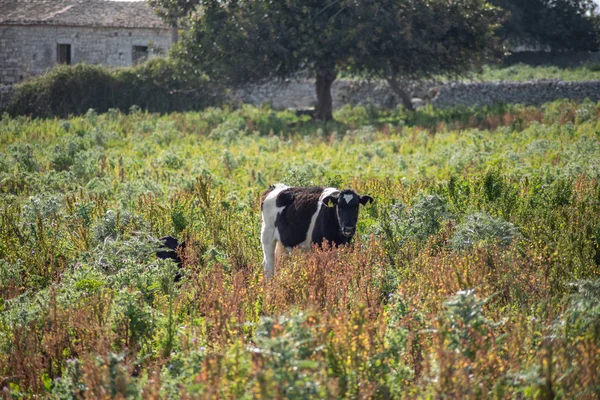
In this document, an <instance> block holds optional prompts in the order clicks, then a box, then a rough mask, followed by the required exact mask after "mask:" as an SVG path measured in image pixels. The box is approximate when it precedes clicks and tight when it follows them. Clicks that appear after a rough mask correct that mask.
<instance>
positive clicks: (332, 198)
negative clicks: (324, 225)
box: [323, 193, 340, 208]
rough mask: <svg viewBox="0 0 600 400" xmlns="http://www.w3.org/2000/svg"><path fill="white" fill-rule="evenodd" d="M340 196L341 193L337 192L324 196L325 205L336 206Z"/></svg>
mask: <svg viewBox="0 0 600 400" xmlns="http://www.w3.org/2000/svg"><path fill="white" fill-rule="evenodd" d="M339 196H340V195H339V193H337V194H331V195H329V196H327V197H324V198H323V204H324V205H325V207H329V208H331V207H335V205H336V204H337V202H338V198H339Z"/></svg>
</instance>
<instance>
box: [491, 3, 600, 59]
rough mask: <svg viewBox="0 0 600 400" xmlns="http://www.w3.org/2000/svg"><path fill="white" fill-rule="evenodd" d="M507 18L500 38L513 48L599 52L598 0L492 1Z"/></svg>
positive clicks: (599, 24) (599, 21) (500, 31)
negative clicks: (530, 47)
mask: <svg viewBox="0 0 600 400" xmlns="http://www.w3.org/2000/svg"><path fill="white" fill-rule="evenodd" d="M490 3H491V4H493V5H495V6H497V7H500V8H502V9H503V10H505V12H506V18H505V20H504V22H503V24H502V27H501V28H500V29H499V31H498V34H499V36H500V37H501V38H502V39H504V40H508V41H509V42H510V43H512V44H513V45H515V44H516V45H518V44H521V45H522V44H524V45H529V46H533V47H541V48H549V49H551V50H552V51H555V52H561V51H572V50H574V51H597V50H598V47H599V46H600V14H598V5H597V3H596V2H595V1H594V0H529V1H526V2H525V1H522V0H490Z"/></svg>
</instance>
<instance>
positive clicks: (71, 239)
mask: <svg viewBox="0 0 600 400" xmlns="http://www.w3.org/2000/svg"><path fill="white" fill-rule="evenodd" d="M599 116H600V104H593V103H583V104H576V103H570V102H557V103H552V104H548V105H546V106H544V107H542V108H531V107H529V108H525V107H512V106H506V107H493V108H483V109H454V110H444V111H434V110H432V109H429V108H424V109H421V110H420V111H418V112H416V113H406V112H404V111H402V110H396V111H389V112H378V111H376V110H371V109H364V108H360V107H358V108H354V109H352V108H349V107H345V108H343V109H341V110H339V111H337V113H336V115H335V117H336V119H337V122H335V123H328V124H316V123H313V122H309V121H306V120H304V119H301V118H298V117H296V116H295V115H293V114H290V113H286V112H273V111H271V110H269V109H257V108H251V107H243V108H241V109H237V110H221V109H207V110H205V111H203V112H196V113H185V114H170V115H164V116H159V115H154V114H146V113H143V112H139V111H135V110H133V111H132V112H131V113H129V114H128V115H126V114H122V113H118V112H112V111H110V112H108V113H106V114H103V115H97V114H96V113H94V112H93V111H90V112H88V113H87V114H86V115H85V116H82V117H74V118H71V119H68V120H59V119H49V120H30V119H28V118H17V119H11V118H8V117H7V116H4V117H2V119H1V120H0V299H1V300H3V301H2V302H0V307H1V316H0V377H1V379H2V386H3V393H4V395H5V396H6V397H13V398H32V397H34V396H40V397H43V398H46V397H49V398H61V399H62V398H64V399H67V398H69V399H70V398H79V397H86V398H144V399H150V398H235V399H238V398H303V399H306V398H382V399H385V398H540V399H548V398H554V397H556V398H590V399H591V398H598V396H600V383H599V382H600V181H599V179H600V119H599ZM275 182H285V183H287V184H290V185H313V184H318V185H335V186H337V187H344V188H345V187H351V188H354V189H355V190H356V191H357V192H359V193H361V194H369V195H371V196H372V197H374V198H375V203H374V204H373V205H370V206H367V207H365V208H363V209H362V211H361V215H360V217H359V226H358V233H357V236H356V238H355V239H356V240H355V242H354V244H353V245H352V246H347V247H343V248H338V249H331V248H327V247H325V248H324V249H322V250H316V249H315V250H314V251H312V252H308V253H307V252H300V251H294V252H292V253H291V254H290V255H289V256H288V257H286V258H285V259H284V260H282V263H281V266H280V268H279V269H278V270H277V271H276V276H275V278H274V279H273V280H272V281H270V282H268V283H265V282H264V281H263V278H262V267H261V261H262V252H261V248H260V238H259V233H260V212H259V205H258V200H259V196H260V193H261V192H262V191H263V190H265V189H266V187H267V186H268V185H269V184H270V183H275ZM164 235H173V236H176V237H178V238H180V239H185V240H186V243H187V247H186V250H185V263H184V267H183V270H182V273H183V278H182V279H181V280H179V281H177V282H175V281H174V279H173V278H174V276H175V275H176V273H177V267H176V265H175V264H173V263H172V262H170V261H164V260H157V259H156V258H155V257H154V252H155V251H156V249H157V247H158V244H157V240H156V239H155V238H157V237H161V236H164Z"/></svg>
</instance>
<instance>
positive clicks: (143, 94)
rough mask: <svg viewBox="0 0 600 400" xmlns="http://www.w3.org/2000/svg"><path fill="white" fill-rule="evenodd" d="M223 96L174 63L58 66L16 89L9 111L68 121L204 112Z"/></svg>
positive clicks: (169, 60)
mask: <svg viewBox="0 0 600 400" xmlns="http://www.w3.org/2000/svg"><path fill="white" fill-rule="evenodd" d="M220 97H221V96H220V94H219V92H218V91H217V90H216V88H215V87H214V86H212V85H209V83H208V82H207V81H206V79H204V78H203V77H202V76H198V75H191V74H190V73H189V72H186V71H185V70H184V69H183V68H182V67H181V66H180V65H179V64H177V63H176V62H175V61H173V60H171V59H163V58H155V59H152V60H150V61H148V62H146V63H144V64H141V65H138V66H135V67H131V68H121V69H107V68H105V67H102V66H97V65H86V64H77V65H74V66H67V65H59V66H57V67H55V68H54V69H53V70H52V71H50V72H49V73H47V74H45V75H42V76H39V77H36V78H33V79H30V80H28V81H25V82H23V83H20V84H18V85H17V86H16V87H15V91H14V95H13V97H12V99H11V101H10V102H9V104H8V105H7V107H6V110H7V112H8V113H9V114H10V115H13V116H15V115H31V116H33V117H51V116H61V117H66V116H68V115H70V114H78V115H80V114H84V113H86V112H87V111H88V110H89V109H90V108H93V109H94V110H96V111H97V112H100V113H104V112H106V111H108V110H109V109H120V110H121V111H123V112H126V111H129V110H130V108H131V107H132V106H134V105H137V106H139V107H140V108H142V109H144V110H148V111H150V112H171V111H184V110H193V109H201V108H204V107H206V106H208V105H211V104H215V103H217V102H219V99H220Z"/></svg>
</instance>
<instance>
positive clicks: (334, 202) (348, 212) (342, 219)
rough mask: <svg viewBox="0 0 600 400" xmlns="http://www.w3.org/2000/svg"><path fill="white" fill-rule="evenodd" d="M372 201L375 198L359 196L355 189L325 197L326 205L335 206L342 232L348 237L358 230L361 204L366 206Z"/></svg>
mask: <svg viewBox="0 0 600 400" xmlns="http://www.w3.org/2000/svg"><path fill="white" fill-rule="evenodd" d="M372 202H373V198H372V197H371V196H359V195H358V194H356V192H354V191H353V190H342V191H341V192H334V193H332V194H330V195H329V196H327V197H325V198H323V203H324V204H325V206H327V207H332V208H334V210H335V215H336V218H337V221H338V224H339V226H340V233H341V234H342V235H344V236H345V237H347V238H351V237H352V236H353V235H354V232H355V231H356V222H357V221H358V207H359V205H360V204H362V205H363V206H364V205H365V204H367V203H372Z"/></svg>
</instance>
